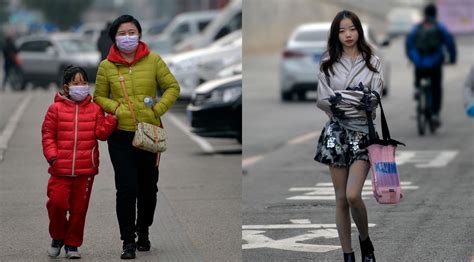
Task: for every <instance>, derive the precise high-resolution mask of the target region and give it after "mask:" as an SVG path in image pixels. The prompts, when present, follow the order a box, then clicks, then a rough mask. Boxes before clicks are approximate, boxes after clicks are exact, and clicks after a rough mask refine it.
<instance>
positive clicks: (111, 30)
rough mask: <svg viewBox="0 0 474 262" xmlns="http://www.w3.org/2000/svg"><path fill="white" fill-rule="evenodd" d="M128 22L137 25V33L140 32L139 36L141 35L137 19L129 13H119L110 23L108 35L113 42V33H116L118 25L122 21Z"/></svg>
mask: <svg viewBox="0 0 474 262" xmlns="http://www.w3.org/2000/svg"><path fill="white" fill-rule="evenodd" d="M130 22H131V23H133V24H134V25H135V26H136V27H137V29H138V33H140V37H141V35H142V27H141V26H140V23H139V22H138V20H137V19H135V17H133V16H131V15H121V16H119V17H118V18H117V19H115V20H114V21H113V22H112V24H111V25H110V28H109V37H110V39H111V40H112V42H114V43H115V35H116V34H117V31H118V28H119V27H120V25H121V24H123V23H130Z"/></svg>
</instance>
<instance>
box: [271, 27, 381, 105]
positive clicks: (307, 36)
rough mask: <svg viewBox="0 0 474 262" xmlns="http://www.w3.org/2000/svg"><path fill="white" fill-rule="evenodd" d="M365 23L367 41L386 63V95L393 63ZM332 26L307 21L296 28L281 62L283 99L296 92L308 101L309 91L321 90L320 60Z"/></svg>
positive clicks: (289, 98)
mask: <svg viewBox="0 0 474 262" xmlns="http://www.w3.org/2000/svg"><path fill="white" fill-rule="evenodd" d="M362 26H363V29H364V34H365V36H366V40H367V42H368V43H369V44H370V45H371V46H372V47H373V48H374V51H375V54H376V55H377V56H378V57H380V59H381V60H382V62H383V64H382V70H383V73H384V79H385V86H384V94H386V93H387V92H388V83H390V81H389V76H390V72H389V71H390V68H389V66H390V64H389V63H388V61H387V60H385V59H384V58H383V55H382V53H381V52H380V50H379V49H378V48H377V46H376V45H377V41H376V40H375V38H374V35H373V32H372V30H371V28H370V27H369V26H368V25H366V24H363V25H362ZM330 27H331V23H313V24H303V25H300V26H298V27H297V28H296V29H295V30H294V31H293V33H292V34H291V36H290V38H289V40H288V42H287V44H286V47H285V49H284V50H283V53H282V59H281V61H280V94H281V100H283V101H289V100H291V99H293V96H294V95H297V97H298V99H299V100H304V99H306V93H307V92H308V91H315V90H316V89H317V85H318V72H319V62H320V59H321V55H322V54H323V52H324V51H325V49H326V46H327V39H328V36H329V29H330Z"/></svg>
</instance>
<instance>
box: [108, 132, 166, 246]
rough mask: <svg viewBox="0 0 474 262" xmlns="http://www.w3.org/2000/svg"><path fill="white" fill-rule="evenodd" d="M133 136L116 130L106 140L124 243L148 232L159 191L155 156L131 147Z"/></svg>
mask: <svg viewBox="0 0 474 262" xmlns="http://www.w3.org/2000/svg"><path fill="white" fill-rule="evenodd" d="M134 134H135V133H133V132H125V131H119V130H116V131H114V132H113V133H112V135H111V136H110V137H109V139H108V141H107V143H108V145H109V154H110V159H111V160H112V165H113V167H114V171H115V188H116V189H117V203H116V209H117V218H118V221H119V227H120V238H121V239H122V240H123V241H124V243H130V242H134V240H135V237H136V235H135V232H136V231H137V230H140V231H146V232H148V227H149V226H151V224H152V223H153V216H154V213H155V207H156V194H157V192H158V185H157V184H158V177H159V172H158V168H157V167H156V154H153V153H150V152H147V151H143V150H141V149H138V148H136V147H134V146H132V140H133V136H134ZM135 214H137V218H136V216H135ZM135 218H136V221H135Z"/></svg>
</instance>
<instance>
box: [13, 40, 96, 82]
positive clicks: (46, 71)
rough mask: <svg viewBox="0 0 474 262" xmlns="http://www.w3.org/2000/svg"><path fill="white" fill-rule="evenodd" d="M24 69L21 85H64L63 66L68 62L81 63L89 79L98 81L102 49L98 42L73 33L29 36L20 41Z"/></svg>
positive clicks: (70, 63)
mask: <svg viewBox="0 0 474 262" xmlns="http://www.w3.org/2000/svg"><path fill="white" fill-rule="evenodd" d="M16 44H17V46H18V47H19V57H20V61H21V65H20V66H21V69H22V72H23V83H22V88H23V89H24V88H25V86H26V83H28V82H32V83H33V84H35V85H42V86H47V85H48V84H49V83H51V82H54V83H56V84H57V85H58V87H59V86H61V81H62V76H63V70H64V68H65V67H66V66H68V65H74V66H80V67H82V68H84V69H85V70H86V72H87V76H88V78H89V81H90V82H93V81H95V77H96V74H97V68H98V65H99V62H100V53H99V52H98V51H97V50H96V48H95V46H94V45H93V44H91V43H89V42H86V41H85V40H83V39H82V38H81V37H80V36H79V35H77V34H72V33H54V34H48V35H40V36H27V37H24V38H20V39H18V41H17V43H16Z"/></svg>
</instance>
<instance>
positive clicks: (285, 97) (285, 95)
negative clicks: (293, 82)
mask: <svg viewBox="0 0 474 262" xmlns="http://www.w3.org/2000/svg"><path fill="white" fill-rule="evenodd" d="M292 98H293V94H292V93H291V92H281V100H282V101H290V100H291V99H292Z"/></svg>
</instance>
